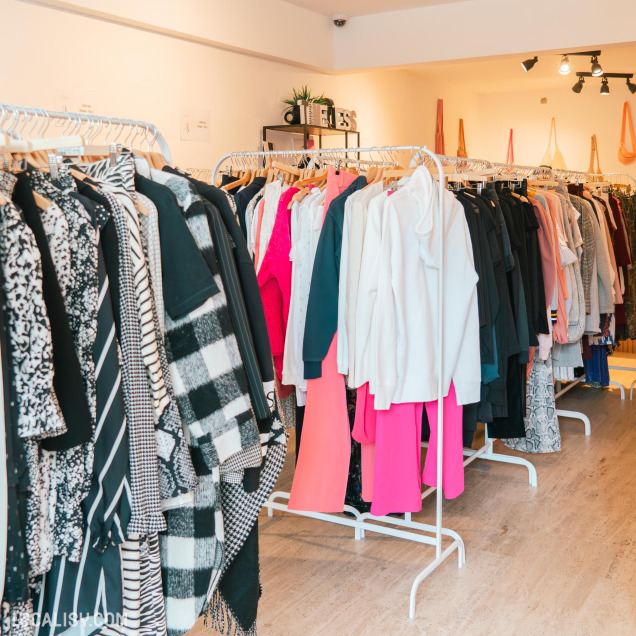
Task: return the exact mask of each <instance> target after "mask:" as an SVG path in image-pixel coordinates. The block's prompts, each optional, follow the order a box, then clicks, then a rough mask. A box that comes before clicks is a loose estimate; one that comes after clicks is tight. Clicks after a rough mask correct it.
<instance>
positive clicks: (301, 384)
mask: <svg viewBox="0 0 636 636" xmlns="http://www.w3.org/2000/svg"><path fill="white" fill-rule="evenodd" d="M323 205H324V193H322V192H320V190H319V189H318V188H314V190H312V192H311V193H310V194H308V195H307V196H306V197H305V198H304V199H303V200H302V202H300V203H298V202H296V203H294V205H293V207H292V218H291V242H292V248H291V250H290V253H289V258H290V260H291V261H292V287H291V299H290V303H289V317H288V320H287V333H286V334H285V353H284V356H283V384H287V385H295V386H296V398H297V400H298V405H299V406H305V401H306V394H307V381H306V380H305V379H304V378H305V373H304V372H305V369H304V364H303V340H304V337H305V321H306V317H307V305H308V302H309V291H310V286H311V273H312V270H313V266H314V259H315V255H316V249H317V247H318V240H319V238H320V229H321V227H322V209H323ZM296 435H297V437H298V430H297V431H296ZM299 441H300V440H299V439H297V443H298V442H299Z"/></svg>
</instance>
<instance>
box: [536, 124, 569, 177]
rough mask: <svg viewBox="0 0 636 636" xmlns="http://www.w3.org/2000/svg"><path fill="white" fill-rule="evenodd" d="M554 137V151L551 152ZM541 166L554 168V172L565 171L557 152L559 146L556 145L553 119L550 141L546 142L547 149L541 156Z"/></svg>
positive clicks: (562, 160) (561, 157) (565, 168)
mask: <svg viewBox="0 0 636 636" xmlns="http://www.w3.org/2000/svg"><path fill="white" fill-rule="evenodd" d="M553 136H554V150H552V137H553ZM541 165H542V166H547V167H548V168H554V169H555V170H567V167H566V165H565V159H564V158H563V155H562V154H561V151H560V150H559V144H558V143H557V132H556V120H555V118H554V117H553V118H552V121H551V122H550V139H549V140H548V147H547V149H546V151H545V154H544V155H543V159H542V160H541Z"/></svg>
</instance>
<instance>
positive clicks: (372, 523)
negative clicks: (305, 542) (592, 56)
mask: <svg viewBox="0 0 636 636" xmlns="http://www.w3.org/2000/svg"><path fill="white" fill-rule="evenodd" d="M486 434H487V431H486ZM494 443H495V440H494V439H491V438H489V437H486V443H485V444H484V445H483V446H482V447H481V448H478V449H476V450H472V449H464V451H463V453H464V456H465V457H466V459H465V460H464V466H468V464H470V463H472V462H473V461H475V460H476V459H483V460H489V461H494V462H500V463H505V464H516V465H518V466H525V467H526V468H527V469H528V474H529V482H530V485H531V486H532V487H536V486H537V470H536V468H535V467H534V465H533V464H532V463H531V462H529V461H528V460H526V459H523V458H521V457H514V456H512V455H503V454H501V453H495V452H494V450H493V445H494ZM422 447H423V448H426V447H428V443H427V442H423V443H422ZM436 490H437V488H436V487H431V488H427V489H426V490H424V491H423V492H422V499H425V498H426V497H428V496H429V495H432V494H433V493H434V492H435V491H436ZM289 497H290V494H289V493H288V492H284V491H276V492H273V493H272V494H271V495H270V497H269V499H268V500H267V501H266V502H265V503H264V504H263V507H264V508H267V515H268V516H269V517H273V516H274V510H279V511H281V512H289V513H290V514H293V515H298V516H300V517H308V518H310V519H317V520H318V521H326V522H327V523H335V524H337V525H341V526H345V527H348V528H353V529H354V537H355V539H356V540H358V541H359V540H361V539H364V538H365V536H366V533H367V532H374V533H377V534H383V535H386V536H390V537H397V538H398V539H405V540H407V541H414V542H416V543H423V544H425V545H430V546H435V551H436V556H435V559H434V560H433V561H431V563H429V564H428V565H427V566H426V567H425V568H424V569H423V570H422V571H421V572H420V573H419V574H418V575H417V577H416V578H415V580H414V581H413V584H412V586H411V593H410V598H409V618H411V619H413V618H415V602H416V597H417V590H418V588H419V586H420V584H421V583H422V581H423V580H424V579H425V578H426V577H427V576H428V575H429V574H431V573H432V572H434V571H435V570H436V569H437V568H438V567H439V566H440V565H441V564H442V563H443V562H444V561H445V560H446V559H447V558H448V557H449V556H451V555H452V554H453V552H455V550H457V567H458V568H461V567H463V566H464V564H465V563H466V548H465V546H464V542H463V540H462V538H461V537H460V536H459V534H458V533H457V532H455V531H454V530H450V529H448V528H443V527H437V526H433V525H430V524H427V523H420V522H418V521H413V519H412V515H411V513H406V514H404V518H400V517H389V516H382V517H376V516H374V515H372V514H371V513H369V512H365V513H361V512H359V511H358V510H356V508H354V507H352V506H346V505H345V506H344V509H343V514H340V513H331V512H314V511H310V510H290V509H289V506H288V505H287V504H286V503H279V502H278V501H277V500H281V499H283V500H289ZM344 512H347V513H349V514H350V515H351V517H345V516H344ZM352 517H353V518H352ZM442 537H448V538H450V539H452V543H451V544H450V545H448V546H447V547H445V548H444V547H443V546H442Z"/></svg>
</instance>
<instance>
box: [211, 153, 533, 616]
mask: <svg viewBox="0 0 636 636" xmlns="http://www.w3.org/2000/svg"><path fill="white" fill-rule="evenodd" d="M351 152H355V154H356V155H357V157H359V156H360V154H371V155H372V154H373V153H378V154H380V155H381V156H383V155H384V154H388V155H390V156H391V155H393V154H394V153H398V152H399V153H409V152H410V153H411V157H412V158H415V159H417V158H427V159H428V160H429V161H430V162H432V163H434V164H435V166H436V167H437V169H438V171H439V184H438V196H439V205H438V210H437V214H438V215H439V220H440V224H441V225H440V227H443V223H442V221H443V214H444V209H443V200H444V196H443V195H444V191H445V187H446V175H445V174H444V169H443V167H444V161H446V160H450V159H452V160H457V159H459V160H460V161H461V162H466V163H467V164H470V162H474V163H473V165H475V164H477V162H479V164H480V165H481V164H484V163H488V162H483V161H481V160H472V159H466V158H461V157H460V158H457V157H440V156H438V155H436V154H434V153H433V152H431V151H430V150H429V149H428V148H426V147H423V146H385V147H380V148H355V150H353V151H352V150H351V149H349V150H347V149H314V150H298V151H282V152H276V151H254V152H234V153H228V154H226V155H224V156H223V157H221V159H219V161H218V162H217V163H216V165H215V167H214V170H213V172H212V180H213V182H216V179H217V176H218V174H219V172H220V170H221V167H222V166H223V165H224V164H225V163H227V162H230V163H231V162H233V161H237V162H240V161H241V160H243V161H245V160H257V161H258V160H259V159H261V160H262V161H263V162H264V161H266V160H267V159H274V158H285V159H292V158H296V159H298V158H303V157H307V156H317V157H322V158H323V159H325V158H327V159H329V158H332V159H333V158H337V157H339V156H341V155H342V154H343V153H344V155H345V157H346V156H348V153H351ZM354 162H355V159H354ZM439 255H440V256H439V258H440V261H441V262H443V259H444V233H443V232H440V238H439ZM438 276H439V289H440V294H441V290H443V288H444V287H443V276H444V268H443V267H440V268H439V273H438ZM443 318H444V307H443V302H441V299H440V302H439V303H438V325H439V326H438V334H437V337H438V342H443V333H444V332H443V329H444V326H443V325H444V319H443ZM437 373H438V389H437V391H438V400H437V426H438V430H437V478H436V483H437V484H438V486H440V485H441V484H442V473H443V424H444V399H443V384H442V378H443V356H441V355H440V356H439V362H438V369H437ZM494 441H495V440H494V439H491V438H489V437H488V432H487V430H486V440H485V444H484V445H483V446H482V447H481V448H479V449H477V450H472V449H467V450H464V456H465V457H467V459H466V460H465V461H464V465H467V464H469V463H471V462H472V461H474V460H475V459H484V460H490V461H495V462H503V463H509V464H517V465H521V466H525V467H526V468H527V469H528V472H529V482H530V485H531V486H536V485H537V472H536V469H535V467H534V465H533V464H532V463H530V462H529V461H528V460H526V459H522V458H519V457H513V456H508V455H503V454H500V453H495V452H494V451H493V444H494ZM423 446H427V445H426V444H423ZM433 492H436V513H435V525H430V524H424V523H420V522H417V521H413V519H412V516H411V513H405V514H404V518H403V519H402V518H398V517H389V516H381V517H376V516H373V515H371V514H370V513H360V512H359V511H358V510H357V509H355V508H353V507H352V506H348V505H345V506H344V512H346V513H349V515H350V516H351V517H353V518H350V517H345V516H341V515H339V514H338V513H323V512H312V511H301V510H290V509H289V506H288V505H287V504H285V503H278V502H277V500H289V498H290V493H287V492H282V491H277V492H274V493H272V494H271V496H270V497H269V499H268V500H267V501H266V502H265V504H264V507H265V508H267V511H268V516H270V517H272V516H273V514H274V510H279V511H282V512H289V513H291V514H295V515H299V516H302V517H309V518H312V519H318V520H320V521H326V522H329V523H335V524H338V525H342V526H346V527H349V528H353V529H354V532H355V535H354V536H355V539H357V540H360V539H363V538H364V537H365V533H366V532H375V533H378V534H383V535H388V536H393V537H398V538H401V539H405V540H408V541H415V542H417V543H423V544H426V545H431V546H435V559H434V560H432V561H431V562H430V563H429V564H428V565H427V567H426V568H424V569H423V570H422V571H421V572H420V574H418V576H417V577H416V578H415V580H414V581H413V584H412V586H411V593H410V603H409V617H410V618H414V617H415V601H416V594H417V590H418V587H419V585H420V583H421V582H422V581H423V580H424V579H425V578H426V577H427V576H428V575H429V574H431V572H433V571H434V570H435V569H436V568H437V567H439V566H440V565H441V564H442V563H443V562H444V561H445V560H446V559H447V558H448V557H449V556H450V555H451V554H452V553H453V552H454V551H455V550H457V557H458V567H460V568H461V567H462V566H463V565H464V563H465V561H466V551H465V547H464V542H463V540H462V539H461V537H460V535H459V534H458V533H457V532H455V531H454V530H451V529H448V528H445V527H443V525H442V519H443V494H442V488H441V487H433V488H428V489H426V490H425V491H424V492H423V493H422V499H424V498H426V497H428V496H429V495H431V494H432V493H433ZM431 535H433V536H431ZM443 537H449V538H450V539H451V540H452V542H451V543H450V545H448V546H447V547H446V548H444V546H443V544H442V541H443Z"/></svg>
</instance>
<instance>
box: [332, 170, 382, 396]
mask: <svg viewBox="0 0 636 636" xmlns="http://www.w3.org/2000/svg"><path fill="white" fill-rule="evenodd" d="M382 190H383V185H382V182H381V181H379V182H378V183H372V184H370V185H368V186H367V187H366V188H364V189H362V190H360V191H359V192H356V193H354V194H353V195H351V197H349V199H347V204H346V207H345V219H344V227H343V233H342V255H341V258H340V276H339V283H338V372H339V373H342V374H343V375H348V376H349V377H348V380H347V383H348V386H349V387H351V388H357V383H356V365H355V361H356V338H357V334H356V331H357V326H358V325H357V321H356V313H357V306H358V289H359V285H360V278H361V268H362V253H363V250H364V247H365V231H366V226H367V216H368V211H369V205H370V203H371V200H372V199H374V198H375V197H376V196H378V195H379V194H382Z"/></svg>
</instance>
